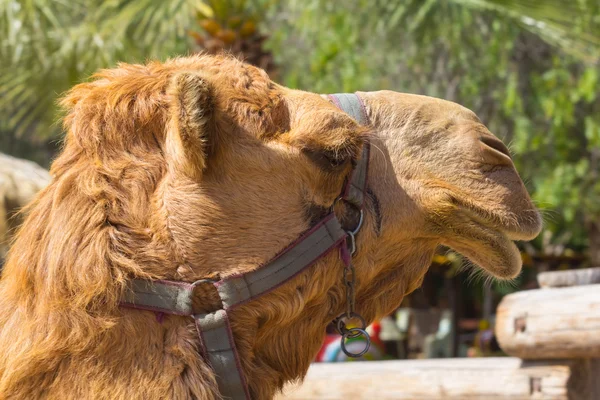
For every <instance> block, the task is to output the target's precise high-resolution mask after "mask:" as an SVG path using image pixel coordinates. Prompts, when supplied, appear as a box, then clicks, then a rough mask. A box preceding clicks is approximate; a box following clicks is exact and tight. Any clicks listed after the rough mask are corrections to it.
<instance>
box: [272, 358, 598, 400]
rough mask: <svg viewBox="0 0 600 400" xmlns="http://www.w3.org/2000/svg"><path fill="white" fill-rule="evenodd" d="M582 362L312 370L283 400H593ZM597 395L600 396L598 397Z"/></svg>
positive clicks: (588, 370)
mask: <svg viewBox="0 0 600 400" xmlns="http://www.w3.org/2000/svg"><path fill="white" fill-rule="evenodd" d="M596 381H597V379H596V377H594V376H593V372H592V366H591V363H590V362H589V361H586V360H578V361H574V360H564V361H550V362H523V361H522V360H520V359H518V358H508V357H506V358H450V359H437V360H436V359H431V360H395V361H371V362H369V361H367V362H349V363H329V364H313V365H312V366H311V367H310V369H309V370H308V374H307V376H306V379H305V380H304V383H303V384H301V385H300V384H296V385H290V386H287V387H286V388H285V389H284V392H283V394H281V395H279V396H278V397H276V399H277V400H283V399H290V400H291V399H302V400H310V399H324V400H336V399H369V400H370V399H381V400H385V399H414V400H418V399H427V400H449V399H455V400H457V399H461V400H474V399H482V400H483V399H486V400H493V399H511V400H515V399H519V400H528V399H546V400H559V399H560V400H563V399H564V400H567V399H569V400H594V399H598V398H599V397H595V396H594V392H593V390H594V384H595V382H596ZM598 394H600V393H598Z"/></svg>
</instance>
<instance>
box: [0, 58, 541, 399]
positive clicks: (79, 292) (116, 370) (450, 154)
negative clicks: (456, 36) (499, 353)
mask: <svg viewBox="0 0 600 400" xmlns="http://www.w3.org/2000/svg"><path fill="white" fill-rule="evenodd" d="M360 96H361V97H362V99H363V100H364V103H365V106H366V109H367V113H368V115H369V118H370V120H371V122H370V126H369V127H367V128H364V127H360V126H358V125H357V124H356V123H355V122H354V120H352V119H351V118H350V117H349V116H348V115H346V114H344V113H343V112H341V111H339V110H338V109H337V108H336V107H335V106H333V105H332V104H330V103H329V102H328V101H327V100H326V99H324V98H323V97H321V96H319V95H317V94H312V93H306V92H301V91H297V90H290V89H287V88H284V87H281V86H279V85H276V84H274V83H273V82H271V81H270V80H269V79H268V77H267V76H266V74H265V73H264V72H263V71H261V70H259V69H257V68H254V67H251V66H249V65H245V64H243V63H242V62H240V61H238V60H235V59H230V58H226V57H209V56H195V57H190V58H179V59H175V60H171V61H168V62H166V63H163V64H161V63H156V62H155V63H150V64H148V65H121V66H120V67H119V68H116V69H112V70H105V71H102V72H100V73H99V74H97V75H96V76H95V79H94V80H93V81H91V82H90V83H83V84H80V85H77V86H76V87H75V88H74V89H73V90H72V91H71V92H70V93H69V94H68V95H67V96H66V97H65V99H64V100H63V105H64V106H65V107H66V108H67V109H68V115H67V116H66V118H65V128H66V131H67V136H66V141H65V144H64V149H63V152H62V154H61V155H60V156H59V157H58V158H57V159H56V161H55V162H54V164H53V165H52V169H51V174H52V176H53V181H52V182H51V184H50V185H49V186H48V187H47V188H46V189H44V190H43V191H42V192H41V193H40V194H39V195H38V196H37V198H36V199H35V201H34V202H33V203H32V204H31V205H30V206H29V208H28V210H27V213H28V216H27V219H26V221H25V223H24V225H23V226H22V228H21V229H20V231H19V233H18V238H17V240H16V243H15V244H14V246H13V247H12V249H11V251H10V253H9V257H8V260H7V265H6V267H5V272H4V276H3V278H2V280H1V281H0V398H11V399H17V398H18V399H34V398H36V399H37V398H48V399H162V398H173V399H192V398H195V399H213V398H218V394H217V392H216V383H215V377H214V375H213V373H212V371H211V368H210V367H209V366H208V365H207V363H206V362H205V360H204V359H202V357H201V356H199V352H198V339H197V334H196V332H195V329H194V326H193V323H192V320H191V319H190V318H186V317H177V316H166V317H165V318H164V321H162V323H161V322H158V321H157V318H156V316H155V314H154V313H152V312H148V311H139V310H131V309H124V308H120V307H119V305H118V304H119V298H120V296H121V293H122V292H123V290H124V288H125V287H126V284H127V282H128V280H129V279H131V278H132V277H147V278H163V279H172V280H183V281H188V282H193V281H195V280H197V279H199V278H206V277H216V276H220V277H224V276H228V275H231V274H235V273H238V272H245V271H249V270H252V269H255V268H257V267H258V266H260V265H261V264H262V263H264V262H266V261H267V260H269V259H270V258H272V257H273V256H274V255H275V254H276V253H277V252H279V251H280V250H281V249H283V248H285V247H286V246H287V245H288V244H289V243H290V242H292V241H293V240H294V239H296V237H298V236H299V235H300V234H301V233H302V232H303V231H305V230H306V229H308V228H309V226H311V224H312V223H313V222H314V221H316V220H318V219H319V218H320V217H321V216H322V215H323V214H324V213H326V212H327V210H328V209H329V208H330V207H331V206H332V204H333V203H334V200H335V199H336V197H337V196H338V195H339V193H340V191H341V188H342V186H343V183H344V179H345V177H346V176H347V175H348V173H349V171H350V170H351V168H352V167H351V164H352V162H353V159H355V158H356V157H357V156H358V155H359V154H360V151H361V148H362V144H363V141H364V139H365V138H367V137H368V138H369V140H370V141H371V143H372V146H373V147H372V152H371V168H370V171H369V182H370V183H369V196H368V199H367V205H366V216H365V224H364V225H363V228H362V230H361V232H360V234H359V235H358V239H357V240H358V243H357V244H358V253H357V255H356V258H355V266H356V274H357V281H358V283H357V285H358V289H357V290H358V292H357V310H358V312H360V313H361V314H362V315H363V316H364V317H365V318H366V319H367V320H369V321H370V320H373V319H374V318H375V317H376V316H381V315H384V314H386V313H389V312H390V311H392V310H393V309H394V308H395V307H397V306H398V305H399V303H400V301H401V300H402V297H403V296H404V295H405V294H407V293H409V292H411V291H412V290H414V289H415V288H417V287H418V286H419V284H420V283H421V280H422V278H423V275H424V274H425V272H426V270H427V267H428V265H429V263H430V261H431V258H432V256H433V254H434V251H435V249H436V247H438V245H439V244H445V245H447V246H450V247H452V248H455V249H456V250H458V251H460V252H462V253H463V254H465V255H466V256H467V257H469V258H470V259H471V260H472V261H474V262H475V263H477V264H478V265H479V266H481V267H482V268H484V269H485V270H487V271H489V273H490V274H492V275H493V276H496V277H499V278H502V279H508V278H513V277H515V276H516V275H517V274H518V273H519V271H520V268H521V261H520V257H519V253H518V251H517V250H516V247H515V246H514V244H513V243H512V241H511V240H523V239H531V238H533V237H534V236H535V235H536V234H537V233H538V231H539V230H540V224H541V223H540V218H539V215H538V213H537V211H536V209H535V207H534V206H533V205H532V203H531V201H530V199H529V196H528V194H527V192H526V190H525V187H524V185H523V184H522V182H521V180H520V178H519V176H518V175H517V172H516V171H515V169H514V166H513V164H512V161H511V159H510V157H509V155H508V151H507V150H506V148H505V147H504V145H503V144H502V143H501V142H500V141H499V140H498V139H496V138H495V137H494V136H493V135H492V134H491V133H489V131H488V130H487V129H486V128H485V127H484V126H483V125H482V124H481V122H480V121H479V120H478V119H477V117H476V116H475V115H474V114H473V113H472V112H470V111H469V110H467V109H465V108H463V107H461V106H458V105H456V104H453V103H450V102H446V101H442V100H437V99H432V98H428V97H422V96H413V95H406V94H399V93H394V92H376V93H361V94H360ZM337 208H338V209H337V210H336V211H337V212H338V213H339V214H340V215H341V214H344V215H350V216H352V213H351V212H350V211H349V210H344V209H343V208H344V206H343V204H340V205H338V206H337ZM343 222H344V221H343ZM346 222H348V221H346ZM200 289H201V290H199V293H198V294H197V297H198V299H197V305H196V308H197V310H198V311H212V310H214V309H216V308H218V307H219V302H218V299H217V298H216V294H215V293H214V291H213V290H211V288H210V287H201V288H200ZM344 308H345V297H344V286H343V282H342V263H341V261H340V260H339V258H338V256H337V255H336V254H330V255H328V256H327V257H325V258H324V259H322V260H321V261H319V262H318V263H316V264H315V265H313V266H312V267H310V268H309V269H307V270H306V271H305V272H304V273H302V274H300V275H299V276H297V277H295V278H294V279H293V280H291V281H290V282H288V283H287V284H285V285H282V286H281V287H279V288H278V289H276V290H275V291H273V292H271V293H269V294H267V295H265V296H263V297H260V298H258V299H256V300H253V301H251V302H249V303H247V304H245V305H243V306H241V307H240V308H239V309H237V310H236V311H235V312H234V313H233V314H232V317H231V319H232V321H231V322H232V330H233V332H234V336H235V342H236V344H237V347H238V350H239V352H240V357H241V360H242V367H243V369H244V371H245V374H246V376H247V380H248V382H249V384H250V391H251V393H252V396H253V398H257V399H268V398H271V397H272V396H273V395H274V394H275V393H276V392H277V391H278V390H280V389H281V388H282V387H283V385H284V383H285V382H287V381H290V380H294V379H299V378H302V377H303V376H304V374H305V373H306V371H307V369H308V367H309V363H310V361H311V360H312V359H313V357H314V355H315V354H316V352H317V351H318V349H319V346H320V345H321V342H322V340H323V337H324V334H325V327H326V325H327V324H328V323H329V322H330V321H331V320H332V319H333V318H334V317H335V316H337V315H338V314H340V313H341V312H342V311H343V310H344Z"/></svg>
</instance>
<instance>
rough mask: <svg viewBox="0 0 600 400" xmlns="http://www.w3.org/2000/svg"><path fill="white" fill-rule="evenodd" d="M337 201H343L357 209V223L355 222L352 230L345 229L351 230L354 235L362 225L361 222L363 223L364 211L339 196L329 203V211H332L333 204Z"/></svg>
mask: <svg viewBox="0 0 600 400" xmlns="http://www.w3.org/2000/svg"><path fill="white" fill-rule="evenodd" d="M338 201H345V202H346V203H347V204H349V205H350V206H352V207H354V208H356V209H358V211H359V219H358V224H356V227H355V228H354V229H353V230H351V231H347V232H352V234H353V235H356V234H357V233H358V231H359V230H360V228H361V227H362V224H363V221H364V218H365V212H364V210H363V208H362V207H359V206H357V205H355V204H352V203H350V202H348V201H347V200H346V199H344V197H342V196H340V197H338V198H337V199H335V200H334V201H333V204H332V205H331V212H333V211H334V208H335V205H336V204H337V203H338Z"/></svg>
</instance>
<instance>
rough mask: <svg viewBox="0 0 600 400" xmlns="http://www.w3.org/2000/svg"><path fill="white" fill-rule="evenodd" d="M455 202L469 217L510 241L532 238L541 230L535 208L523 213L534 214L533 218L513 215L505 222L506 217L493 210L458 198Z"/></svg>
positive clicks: (539, 219)
mask: <svg viewBox="0 0 600 400" xmlns="http://www.w3.org/2000/svg"><path fill="white" fill-rule="evenodd" d="M456 203H458V204H459V205H460V206H461V208H462V209H463V211H464V212H465V213H466V214H467V215H468V216H469V217H470V218H471V219H473V220H474V221H476V222H477V223H479V224H480V225H483V226H485V227H486V228H488V229H490V230H493V231H495V232H498V233H502V234H503V235H504V236H506V237H507V238H508V239H510V240H512V241H521V240H532V239H534V238H535V237H536V236H537V235H538V234H539V232H540V230H541V218H540V216H539V213H538V212H537V211H536V210H535V209H534V210H526V211H524V213H530V214H533V215H534V218H531V219H530V220H527V219H526V218H517V217H515V218H510V220H509V221H508V222H507V218H503V217H502V216H499V215H497V214H496V213H494V212H490V211H487V210H484V209H481V208H479V207H477V206H475V205H473V204H465V203H463V202H461V201H460V200H457V201H456Z"/></svg>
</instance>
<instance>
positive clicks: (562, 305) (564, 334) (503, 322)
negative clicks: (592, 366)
mask: <svg viewBox="0 0 600 400" xmlns="http://www.w3.org/2000/svg"><path fill="white" fill-rule="evenodd" d="M496 336H497V338H498V342H499V343H500V347H501V348H502V350H504V351H505V352H506V353H508V354H509V355H511V356H514V357H520V358H523V359H558V358H594V357H596V358H597V357H600V285H587V286H574V287H566V288H548V289H539V290H527V291H523V292H518V293H514V294H511V295H508V296H505V297H504V299H502V301H501V302H500V305H499V306H498V310H497V314H496Z"/></svg>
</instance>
